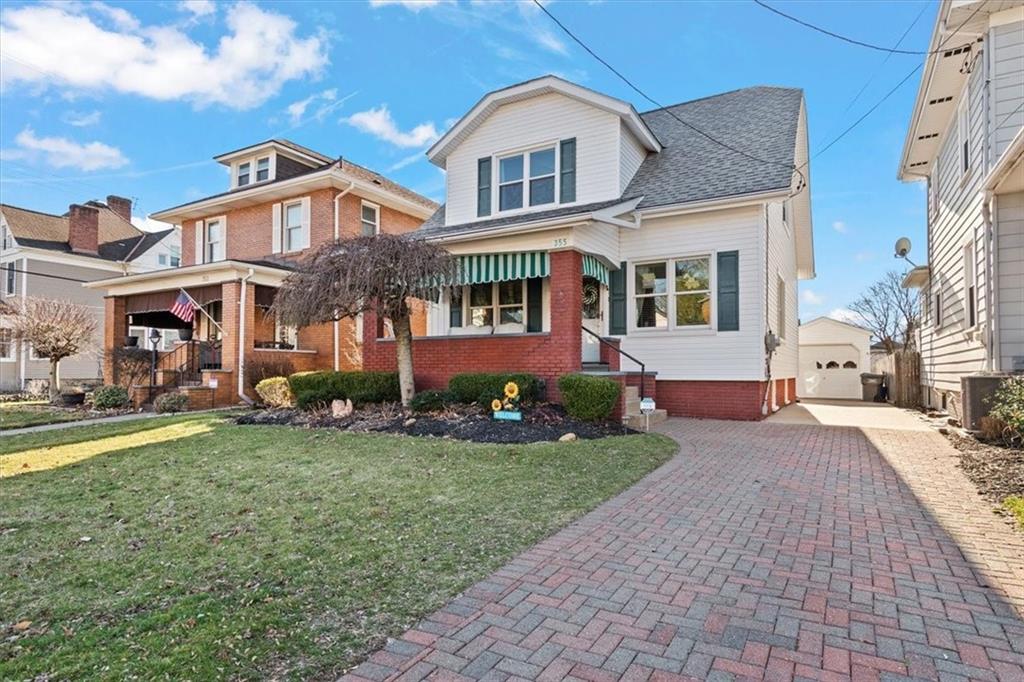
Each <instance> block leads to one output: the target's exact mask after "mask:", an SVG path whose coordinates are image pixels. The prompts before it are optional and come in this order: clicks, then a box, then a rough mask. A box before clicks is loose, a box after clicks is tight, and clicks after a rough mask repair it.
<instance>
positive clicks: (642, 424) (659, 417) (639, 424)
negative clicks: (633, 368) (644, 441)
mask: <svg viewBox="0 0 1024 682" xmlns="http://www.w3.org/2000/svg"><path fill="white" fill-rule="evenodd" d="M624 398H625V405H624V408H625V409H624V410H623V416H622V423H623V424H625V425H626V426H628V427H629V428H631V429H636V430H638V431H643V430H644V429H646V428H647V427H648V426H654V425H655V424H660V423H661V422H663V421H665V420H666V419H668V411H667V410H663V409H661V408H658V409H656V410H654V412H652V413H651V414H650V416H647V415H644V414H643V413H642V412H641V411H640V387H639V386H626V395H625V396H624Z"/></svg>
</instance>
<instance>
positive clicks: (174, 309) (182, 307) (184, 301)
mask: <svg viewBox="0 0 1024 682" xmlns="http://www.w3.org/2000/svg"><path fill="white" fill-rule="evenodd" d="M171 314H172V315H174V316H175V317H177V318H180V319H182V320H184V321H185V322H191V321H192V320H194V319H195V317H196V308H195V306H194V305H192V299H191V298H189V297H188V295H187V294H186V293H185V292H184V291H183V292H181V293H180V294H178V300H176V301H175V302H174V305H172V306H171Z"/></svg>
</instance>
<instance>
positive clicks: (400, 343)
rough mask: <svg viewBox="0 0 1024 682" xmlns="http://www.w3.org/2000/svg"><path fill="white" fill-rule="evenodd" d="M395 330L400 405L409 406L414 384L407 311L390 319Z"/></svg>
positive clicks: (414, 387) (410, 335)
mask: <svg viewBox="0 0 1024 682" xmlns="http://www.w3.org/2000/svg"><path fill="white" fill-rule="evenodd" d="M391 324H392V326H393V327H394V331H395V355H396V356H397V358H398V386H399V389H400V390H401V392H402V405H404V406H405V407H408V406H409V402H410V401H411V400H412V396H413V394H414V393H415V392H416V385H415V383H414V379H413V373H412V325H411V323H410V317H409V312H408V311H406V312H405V313H403V314H401V315H396V316H395V317H394V318H392V320H391Z"/></svg>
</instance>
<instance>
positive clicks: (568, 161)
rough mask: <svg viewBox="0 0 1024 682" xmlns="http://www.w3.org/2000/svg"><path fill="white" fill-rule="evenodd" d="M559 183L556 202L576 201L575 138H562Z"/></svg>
mask: <svg viewBox="0 0 1024 682" xmlns="http://www.w3.org/2000/svg"><path fill="white" fill-rule="evenodd" d="M561 156H562V159H561V164H560V167H561V184H560V187H561V189H559V192H558V202H559V203H560V204H569V203H572V202H574V201H576V138H575V137H574V138H572V139H569V140H562V144H561Z"/></svg>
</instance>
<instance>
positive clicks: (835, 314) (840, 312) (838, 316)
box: [828, 308, 861, 325]
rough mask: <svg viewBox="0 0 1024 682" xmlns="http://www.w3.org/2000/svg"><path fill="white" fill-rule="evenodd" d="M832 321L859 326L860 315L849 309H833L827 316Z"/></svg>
mask: <svg viewBox="0 0 1024 682" xmlns="http://www.w3.org/2000/svg"><path fill="white" fill-rule="evenodd" d="M828 316H829V317H831V318H832V319H833V320H839V321H840V322H849V323H850V324H858V325H859V324H860V322H861V318H860V315H858V314H857V313H855V312H853V311H852V310H850V309H849V308H835V309H833V310H831V311H829V314H828Z"/></svg>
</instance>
